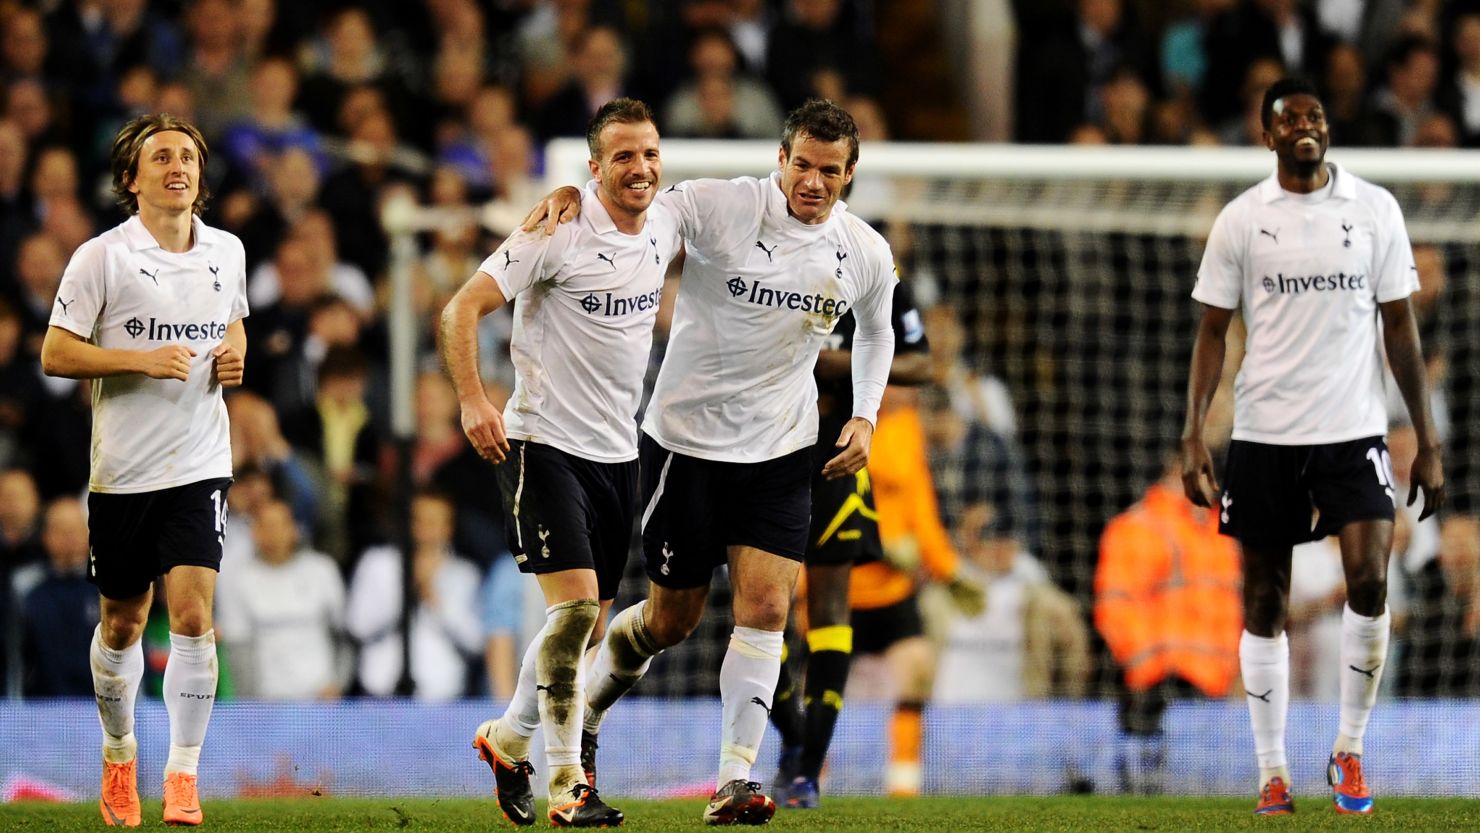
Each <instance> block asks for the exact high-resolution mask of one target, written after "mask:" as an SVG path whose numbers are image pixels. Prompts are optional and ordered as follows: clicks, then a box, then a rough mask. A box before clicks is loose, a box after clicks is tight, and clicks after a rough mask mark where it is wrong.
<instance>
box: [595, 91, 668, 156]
mask: <svg viewBox="0 0 1480 833" xmlns="http://www.w3.org/2000/svg"><path fill="white" fill-rule="evenodd" d="M643 122H652V123H653V124H654V125H657V123H658V120H657V119H655V118H653V110H652V108H651V107H649V106H647V104H646V103H644V102H642V101H639V100H637V99H635V98H614V99H612V100H611V101H608V102H607V103H605V104H603V105H601V109H600V110H597V111H596V115H594V116H592V117H591V124H590V125H588V126H587V127H586V147H588V148H590V149H591V158H592V159H593V160H595V161H597V162H600V161H601V131H603V130H605V129H606V126H607V125H609V124H641V123H643Z"/></svg>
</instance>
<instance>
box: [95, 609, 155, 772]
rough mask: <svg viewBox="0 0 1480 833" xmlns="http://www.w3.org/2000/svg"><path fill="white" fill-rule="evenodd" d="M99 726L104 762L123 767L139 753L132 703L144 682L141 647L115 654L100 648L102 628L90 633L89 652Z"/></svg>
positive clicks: (128, 648)
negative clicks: (100, 727) (91, 634)
mask: <svg viewBox="0 0 1480 833" xmlns="http://www.w3.org/2000/svg"><path fill="white" fill-rule="evenodd" d="M88 658H89V660H90V664H91V665H92V678H93V693H94V695H95V696H96V698H97V702H98V722H99V723H101V724H102V726H103V759H104V760H106V761H108V762H109V763H114V764H126V763H128V762H129V761H132V760H133V759H134V756H135V755H136V754H137V753H138V748H139V743H138V740H136V739H135V737H134V701H135V700H136V699H137V698H138V696H139V682H140V681H141V680H143V679H144V646H143V645H142V644H141V643H140V642H135V643H134V644H132V645H130V646H128V647H127V648H124V649H123V650H120V651H115V650H113V649H112V648H109V647H108V646H107V645H104V644H103V626H102V625H98V627H97V629H95V630H94V631H93V638H92V646H91V648H90V649H89V650H88Z"/></svg>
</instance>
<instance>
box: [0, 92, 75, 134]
mask: <svg viewBox="0 0 1480 833" xmlns="http://www.w3.org/2000/svg"><path fill="white" fill-rule="evenodd" d="M5 119H6V120H7V121H9V122H11V123H12V124H14V125H15V126H16V128H17V129H19V130H20V131H21V135H22V136H23V137H25V140H26V145H27V147H29V148H30V149H31V151H32V152H34V151H35V150H36V149H37V148H39V147H42V146H43V145H56V144H64V143H65V142H66V139H67V138H68V137H67V136H66V135H65V134H64V133H63V131H62V130H61V128H60V126H59V125H58V124H57V122H56V114H55V111H54V109H53V107H52V102H51V99H50V98H48V97H47V93H46V86H45V85H44V84H43V83H42V82H41V81H40V80H38V79H35V78H20V79H17V80H15V81H12V82H10V85H9V86H8V87H7V88H6V92H5Z"/></svg>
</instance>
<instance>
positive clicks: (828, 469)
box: [822, 417, 874, 480]
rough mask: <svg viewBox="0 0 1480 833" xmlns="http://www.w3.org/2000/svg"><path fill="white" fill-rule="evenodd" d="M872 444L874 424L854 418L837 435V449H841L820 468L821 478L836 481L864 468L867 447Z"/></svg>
mask: <svg viewBox="0 0 1480 833" xmlns="http://www.w3.org/2000/svg"><path fill="white" fill-rule="evenodd" d="M873 442H874V424H873V423H871V422H869V421H868V420H866V419H864V418H863V417H854V418H852V419H850V420H848V422H847V424H845V425H844V426H843V431H842V433H840V434H838V442H837V447H838V448H841V449H842V452H841V453H839V454H838V456H836V457H834V458H832V459H831V460H828V461H827V465H825V466H823V467H822V476H823V477H826V478H827V479H828V480H837V479H838V478H839V477H847V476H848V475H850V474H856V473H857V472H858V471H859V470H860V469H862V468H863V467H864V466H866V465H868V452H869V447H870V446H872V445H873Z"/></svg>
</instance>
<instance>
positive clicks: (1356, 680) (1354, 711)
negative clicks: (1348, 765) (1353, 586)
mask: <svg viewBox="0 0 1480 833" xmlns="http://www.w3.org/2000/svg"><path fill="white" fill-rule="evenodd" d="M1391 633H1392V618H1391V617H1390V616H1388V611H1387V608H1385V607H1384V608H1383V611H1382V615H1380V616H1362V615H1360V614H1358V613H1356V612H1355V611H1353V610H1352V609H1351V606H1350V605H1348V606H1347V607H1346V609H1345V610H1343V611H1342V612H1341V712H1340V714H1341V728H1340V731H1339V732H1338V733H1337V735H1336V743H1335V744H1334V745H1333V746H1332V747H1331V751H1332V753H1337V752H1348V753H1350V754H1353V755H1360V754H1362V736H1363V735H1365V734H1367V720H1368V719H1369V718H1370V717H1371V716H1372V705H1373V704H1374V703H1376V702H1377V689H1378V687H1379V686H1381V685H1382V671H1383V668H1384V666H1385V664H1386V662H1387V652H1388V636H1389V634H1391Z"/></svg>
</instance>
